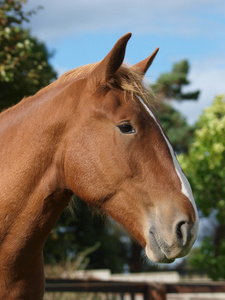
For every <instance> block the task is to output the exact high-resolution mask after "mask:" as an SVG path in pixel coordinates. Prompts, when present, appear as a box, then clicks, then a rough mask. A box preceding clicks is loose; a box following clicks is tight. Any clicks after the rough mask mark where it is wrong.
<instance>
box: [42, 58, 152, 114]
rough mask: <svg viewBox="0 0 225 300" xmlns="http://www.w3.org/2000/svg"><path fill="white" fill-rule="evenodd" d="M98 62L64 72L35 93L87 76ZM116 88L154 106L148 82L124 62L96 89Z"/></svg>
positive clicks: (44, 91) (62, 85)
mask: <svg viewBox="0 0 225 300" xmlns="http://www.w3.org/2000/svg"><path fill="white" fill-rule="evenodd" d="M98 64H99V63H93V64H88V65H84V66H81V67H78V68H76V69H73V70H70V71H68V72H66V73H64V74H63V75H62V76H60V77H59V78H58V79H57V80H56V81H54V82H52V83H51V84H50V85H48V86H46V87H45V88H43V89H41V90H40V91H39V92H37V95H38V96H39V95H42V94H44V93H47V92H49V91H50V90H52V89H54V88H61V87H64V86H66V85H67V84H69V83H72V82H73V81H76V80H79V79H81V78H84V77H86V76H88V75H89V74H91V72H92V71H93V70H94V69H95V68H96V67H97V65H98ZM117 88H119V89H122V90H124V92H125V93H129V94H131V96H132V99H133V98H134V95H139V96H140V97H141V98H142V99H143V101H144V102H145V103H146V104H147V105H148V106H149V107H150V108H154V107H155V104H156V97H155V96H154V94H153V93H152V90H151V88H150V84H149V83H147V82H145V81H144V80H143V75H142V74H140V73H138V72H136V70H133V69H132V68H129V67H128V66H127V65H125V64H123V65H122V66H121V67H120V68H119V70H118V71H117V72H116V74H115V76H114V77H113V78H112V79H111V80H110V81H109V82H107V83H106V84H105V85H104V86H101V87H100V88H99V89H98V90H101V91H103V90H105V89H117Z"/></svg>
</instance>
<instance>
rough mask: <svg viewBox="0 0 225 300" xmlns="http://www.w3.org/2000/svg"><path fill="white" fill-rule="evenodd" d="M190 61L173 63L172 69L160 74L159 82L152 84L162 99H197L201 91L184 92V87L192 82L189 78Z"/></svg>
mask: <svg viewBox="0 0 225 300" xmlns="http://www.w3.org/2000/svg"><path fill="white" fill-rule="evenodd" d="M189 69H190V67H189V63H188V61H187V60H182V61H180V62H178V63H175V64H174V65H173V68H172V71H171V72H169V73H163V74H161V75H160V76H159V78H158V80H157V82H156V83H155V84H154V85H152V88H153V91H154V92H155V93H156V94H157V96H158V98H159V99H161V101H164V100H165V99H167V100H177V101H183V100H197V99H198V96H199V93H200V91H194V92H188V93H184V92H183V91H182V89H183V87H184V86H186V85H188V84H190V81H189V80H188V78H187V77H188V72H189Z"/></svg>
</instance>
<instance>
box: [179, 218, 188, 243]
mask: <svg viewBox="0 0 225 300" xmlns="http://www.w3.org/2000/svg"><path fill="white" fill-rule="evenodd" d="M176 236H177V238H178V241H179V242H180V243H181V244H182V245H183V246H184V245H185V244H186V243H187V237H188V225H187V223H186V222H185V221H181V222H179V223H178V224H177V227H176Z"/></svg>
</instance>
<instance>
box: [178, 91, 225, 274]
mask: <svg viewBox="0 0 225 300" xmlns="http://www.w3.org/2000/svg"><path fill="white" fill-rule="evenodd" d="M179 160H180V163H181V165H182V167H183V169H184V171H185V173H186V175H187V176H188V178H189V180H190V182H191V185H192V188H193V192H194V196H195V199H196V202H197V204H198V206H199V208H200V209H201V211H202V212H203V213H204V214H205V215H206V216H208V215H209V214H210V213H211V212H212V211H216V219H217V221H218V224H219V225H218V227H217V228H216V229H215V234H214V237H211V238H210V237H208V238H207V239H205V240H204V241H203V243H202V245H201V248H200V249H199V250H198V253H197V254H196V256H195V257H194V258H193V261H194V263H195V265H196V266H198V267H199V268H200V267H201V268H203V269H204V270H206V271H207V272H208V274H209V275H210V276H211V277H212V278H214V279H215V278H220V277H222V278H225V272H224V270H225V261H224V256H225V230H223V228H225V97H224V96H222V95H221V96H217V97H216V98H215V99H214V101H213V104H212V106H211V107H209V108H207V109H205V111H204V112H203V114H202V115H201V117H200V118H199V121H198V123H197V130H196V131H195V137H194V142H193V143H192V144H191V146H190V148H189V153H188V154H187V155H180V156H179ZM221 228H222V229H221ZM221 270H223V271H221Z"/></svg>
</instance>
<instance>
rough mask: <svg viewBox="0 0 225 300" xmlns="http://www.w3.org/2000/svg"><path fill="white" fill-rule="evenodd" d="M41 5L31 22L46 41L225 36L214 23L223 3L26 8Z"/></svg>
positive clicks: (40, 1)
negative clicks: (92, 35)
mask: <svg viewBox="0 0 225 300" xmlns="http://www.w3.org/2000/svg"><path fill="white" fill-rule="evenodd" d="M38 5H42V6H43V7H44V9H43V10H41V11H39V12H38V13H37V15H35V16H33V17H32V18H31V23H30V25H31V27H32V29H33V33H34V34H36V35H38V36H39V37H40V38H41V39H43V40H45V41H47V40H49V39H50V40H54V39H60V38H63V37H66V36H71V35H75V34H82V33H85V32H97V31H112V30H113V31H114V32H115V31H124V32H126V31H132V32H134V33H158V34H166V33H167V34H168V33H170V34H171V33H173V34H175V35H176V34H177V35H197V34H210V32H211V33H212V34H213V33H214V32H215V31H218V30H220V31H221V32H222V33H223V32H225V28H224V23H223V24H222V23H220V22H219V21H218V22H217V21H216V18H212V19H211V16H212V17H213V15H214V14H216V15H221V16H222V14H223V17H225V2H224V1H223V0H214V1H213V0H189V1H182V0H171V1H164V0H158V1H154V2H153V1H149V0H139V1H135V0H124V1H121V0H108V1H102V0H92V1H90V0H76V1H74V0H64V1H61V0H47V1H46V0H32V1H31V0H30V1H28V6H27V8H28V9H29V8H35V7H37V6H38ZM207 10H209V12H207ZM222 12H223V13H222ZM205 14H208V18H204V17H203V16H204V15H205ZM203 18H204V20H203ZM222 29H223V30H222ZM223 36H224V33H223Z"/></svg>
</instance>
